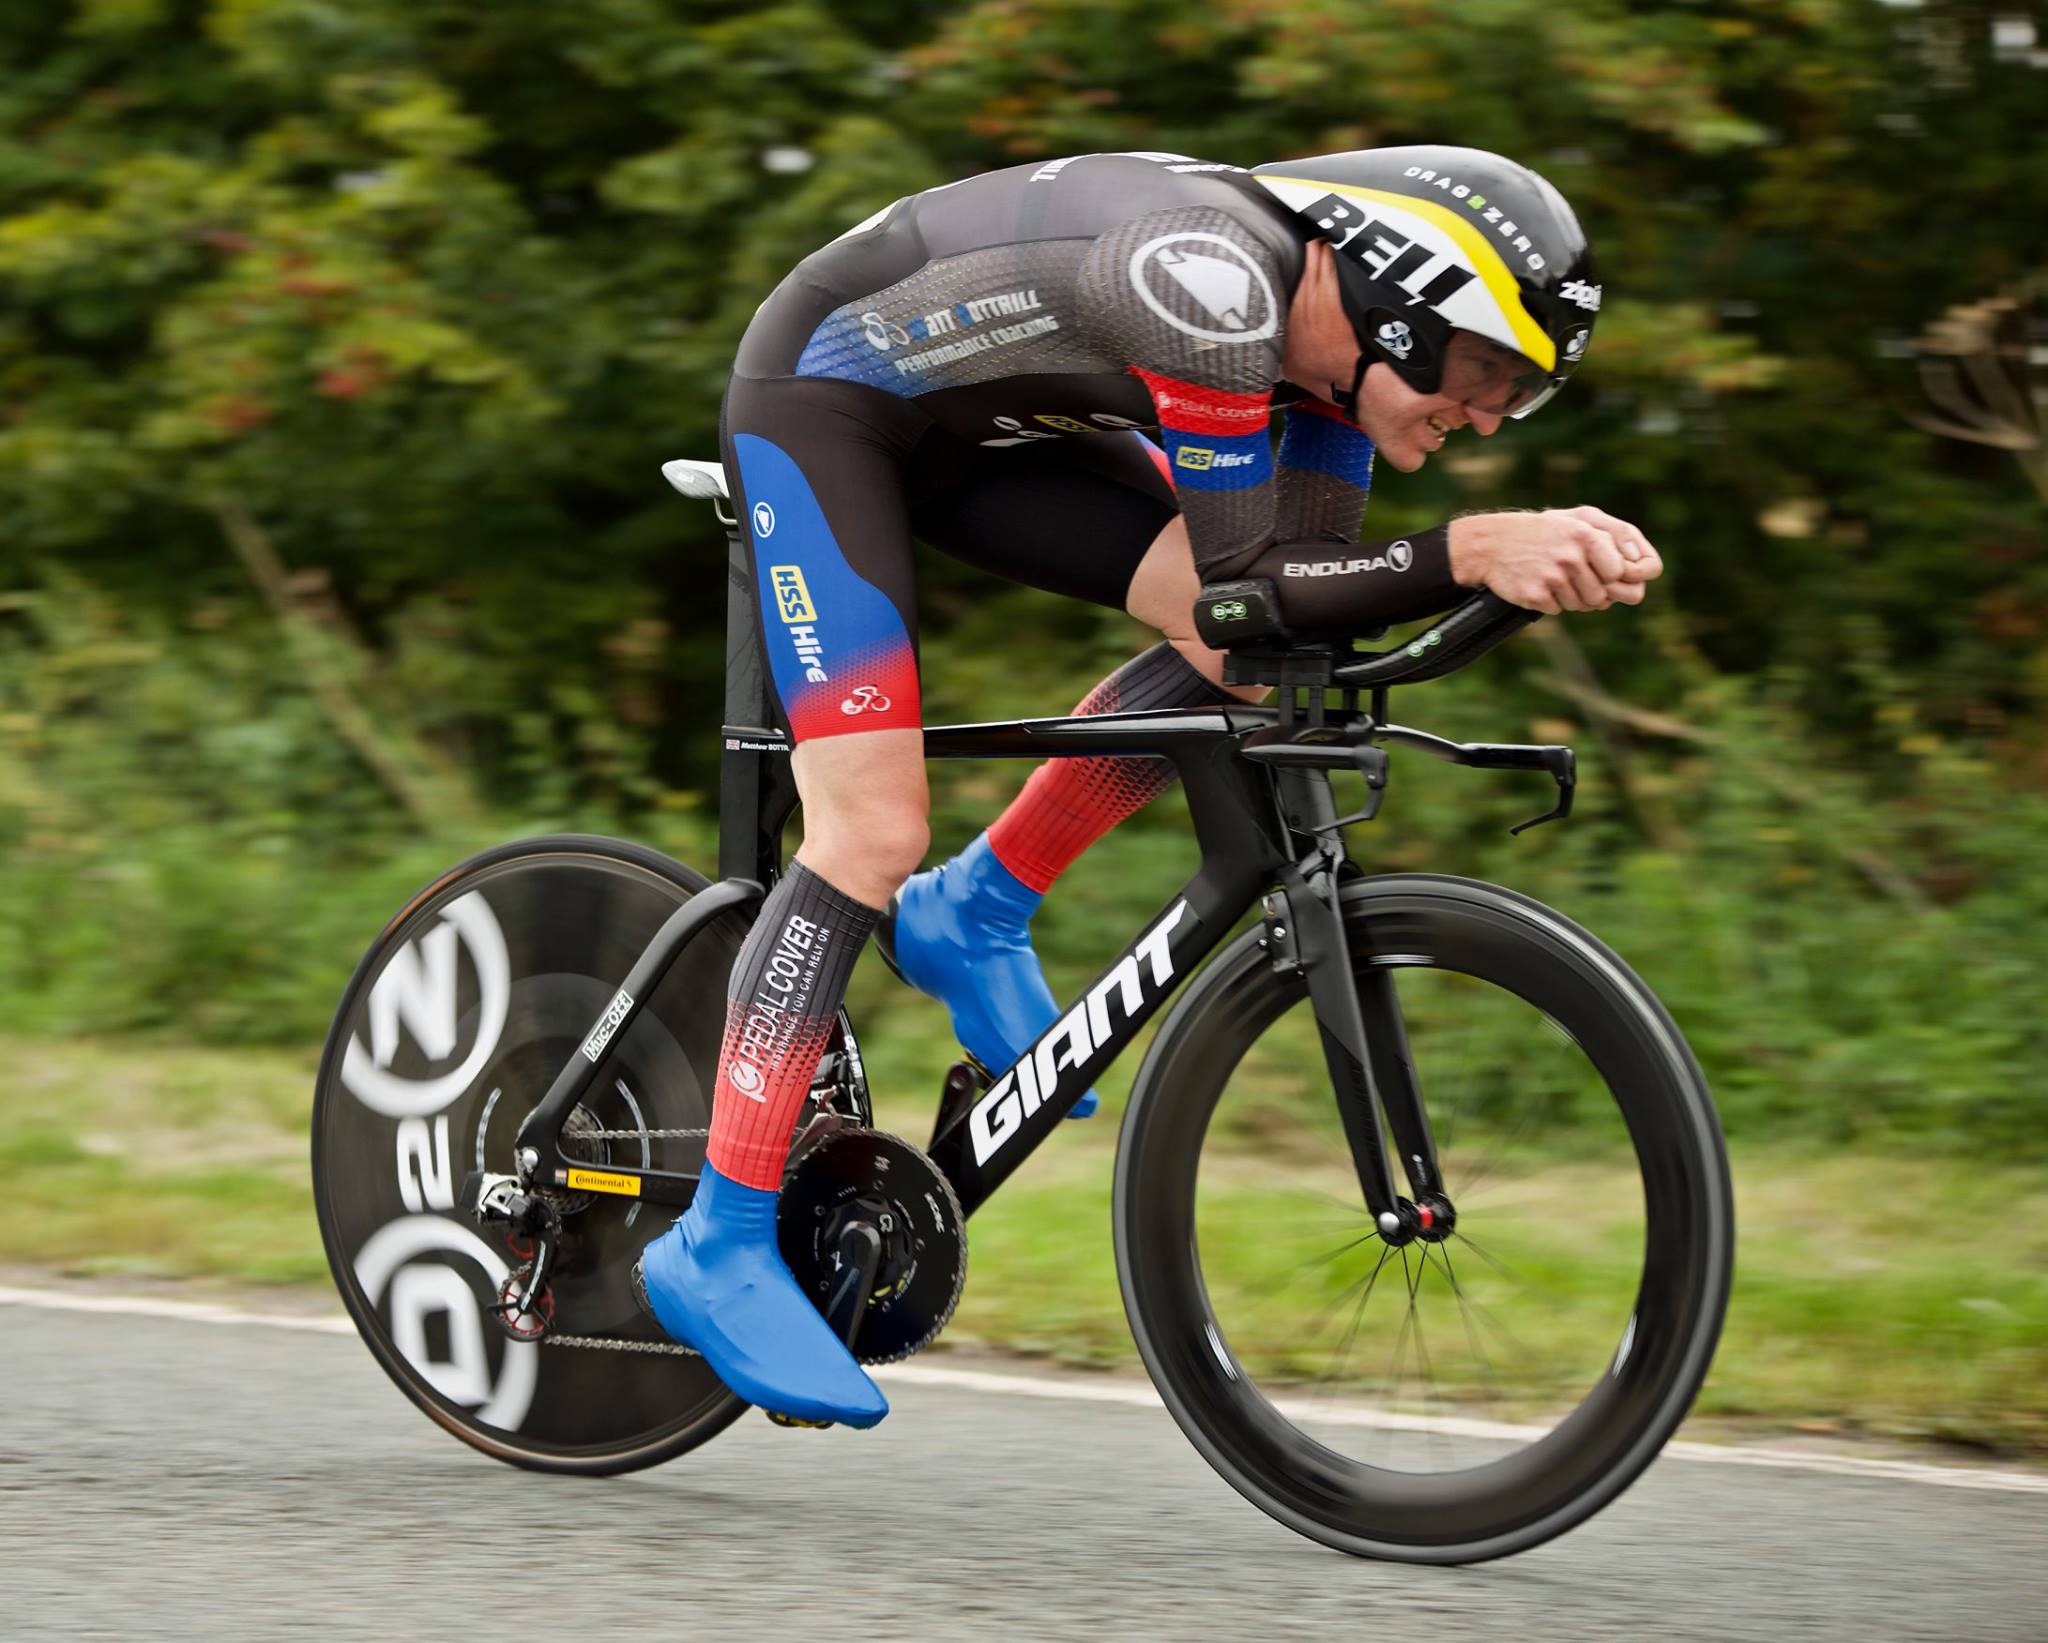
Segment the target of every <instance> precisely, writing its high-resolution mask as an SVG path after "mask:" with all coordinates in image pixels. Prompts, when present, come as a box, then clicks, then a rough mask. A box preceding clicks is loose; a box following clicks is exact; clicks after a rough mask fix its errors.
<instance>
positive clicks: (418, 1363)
mask: <svg viewBox="0 0 2048 1643" xmlns="http://www.w3.org/2000/svg"><path fill="white" fill-rule="evenodd" d="M434 1254H441V1255H454V1256H459V1257H461V1258H462V1259H463V1260H465V1261H468V1262H471V1263H473V1264H474V1265H475V1266H476V1268H477V1269H478V1273H479V1275H480V1276H481V1278H482V1280H483V1283H484V1286H485V1288H484V1293H485V1294H487V1295H490V1296H492V1297H493V1298H495V1297H496V1295H497V1294H498V1292H499V1290H501V1289H502V1288H503V1287H504V1284H505V1280H506V1279H507V1278H509V1277H510V1276H511V1269H510V1268H509V1267H507V1266H506V1265H505V1263H504V1261H503V1260H501V1259H500V1258H499V1256H498V1253H497V1251H495V1250H494V1249H492V1248H491V1247H490V1246H489V1245H488V1244H486V1243H485V1242H484V1241H483V1240H482V1239H481V1238H479V1237H478V1236H477V1235H476V1234H475V1233H473V1232H471V1231H470V1230H469V1229H468V1228H467V1227H462V1226H457V1225H456V1224H455V1223H454V1222H453V1221H444V1220H442V1219H441V1217H440V1216H438V1215H406V1216H401V1217H400V1218H399V1219H398V1220H396V1221H391V1222H388V1223H386V1224H385V1225H384V1226H382V1227H379V1228H378V1229H377V1230H376V1231H375V1232H374V1233H372V1234H371V1235H370V1237H369V1240H368V1241H367V1242H366V1243H365V1244H364V1245H363V1247H362V1248H361V1249H359V1250H358V1251H356V1258H355V1263H354V1264H355V1275H356V1282H357V1283H358V1284H360V1285H361V1286H362V1291H363V1295H364V1297H365V1298H366V1299H367V1300H368V1301H369V1303H370V1304H371V1305H372V1306H376V1305H377V1304H379V1302H380V1301H383V1300H384V1299H385V1296H386V1292H387V1290H388V1291H389V1304H388V1306H387V1307H386V1309H385V1310H386V1312H387V1314H388V1316H389V1317H390V1319H391V1344H392V1346H393V1347H394V1348H395V1349H396V1350H397V1352H398V1355H399V1356H400V1357H401V1358H403V1359H404V1360H405V1361H406V1362H407V1363H408V1364H410V1365H411V1366H412V1367H413V1369H414V1370H415V1371H416V1372H417V1373H418V1375H419V1377H420V1379H422V1380H423V1381H425V1382H426V1383H427V1384H428V1385H429V1386H431V1387H432V1388H433V1389H434V1390H435V1391H436V1392H438V1393H439V1394H440V1395H441V1396H442V1397H444V1398H446V1399H447V1400H448V1401H449V1402H450V1403H453V1404H459V1405H461V1406H462V1407H463V1408H465V1409H469V1410H472V1411H474V1413H475V1416H476V1418H477V1419H478V1420H479V1421H481V1422H483V1423H484V1424H485V1425H486V1426H495V1427H497V1428H498V1430H499V1431H501V1432H516V1431H518V1430H519V1428H520V1426H521V1424H522V1423H523V1422H524V1421H525V1419H526V1414H527V1411H528V1409H529V1408H531V1407H532V1404H533V1389H534V1387H535V1385H536V1384H537V1383H538V1382H539V1380H540V1348H539V1347H538V1346H536V1345H535V1344H534V1343H533V1342H531V1341H511V1340H504V1338H503V1336H502V1335H501V1334H500V1333H499V1331H498V1330H497V1329H496V1328H495V1326H493V1327H492V1328H491V1329H490V1330H489V1332H488V1334H487V1333H486V1328H485V1325H486V1319H485V1317H484V1303H483V1301H482V1300H480V1299H479V1297H478V1293H477V1286H476V1281H475V1280H474V1279H472V1278H470V1277H469V1276H467V1275H466V1274H464V1273H463V1272H461V1271H459V1270H457V1268H456V1267H453V1266H450V1265H448V1264H447V1263H446V1262H444V1261H430V1260H423V1259H421V1257H423V1256H427V1255H434ZM436 1318H439V1319H440V1320H441V1321H442V1325H443V1328H442V1332H441V1333H442V1336H443V1339H442V1340H441V1341H440V1342H439V1343H437V1342H436V1341H435V1336H434V1331H433V1330H432V1329H431V1328H430V1327H429V1326H430V1325H431V1323H432V1322H433V1320H434V1319H436ZM492 1336H496V1337H497V1338H498V1339H499V1340H500V1341H501V1342H502V1346H503V1355H502V1356H501V1357H500V1358H499V1360H498V1370H497V1373H496V1374H495V1375H493V1374H492V1373H491V1359H490V1337H492Z"/></svg>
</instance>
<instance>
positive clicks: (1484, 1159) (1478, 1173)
mask: <svg viewBox="0 0 2048 1643" xmlns="http://www.w3.org/2000/svg"><path fill="white" fill-rule="evenodd" d="M1535 1110H1536V1109H1535V1108H1534V1107H1533V1106H1531V1107H1524V1108H1523V1109H1522V1116H1521V1117H1519V1118H1517V1119H1516V1120H1515V1122H1514V1126H1513V1127H1512V1128H1511V1129H1510V1130H1509V1131H1508V1133H1507V1134H1506V1135H1503V1136H1499V1137H1497V1138H1496V1139H1495V1140H1494V1143H1493V1145H1492V1146H1491V1147H1489V1148H1488V1149H1487V1150H1486V1151H1485V1152H1483V1153H1481V1154H1480V1155H1479V1157H1478V1159H1477V1160H1476V1161H1475V1162H1474V1163H1473V1164H1472V1165H1471V1167H1470V1168H1469V1169H1468V1170H1467V1171H1466V1172H1465V1178H1464V1180H1462V1181H1460V1182H1459V1183H1458V1187H1457V1190H1456V1191H1455V1192H1453V1193H1452V1194H1451V1198H1452V1200H1453V1201H1454V1202H1456V1201H1460V1200H1463V1199H1465V1198H1467V1197H1469V1196H1470V1195H1471V1192H1472V1189H1473V1188H1474V1187H1476V1186H1478V1185H1479V1183H1480V1182H1481V1181H1484V1180H1485V1179H1486V1178H1487V1176H1489V1175H1491V1174H1492V1173H1493V1171H1494V1170H1495V1168H1496V1167H1497V1166H1498V1165H1499V1164H1500V1162H1501V1160H1502V1159H1503V1158H1505V1157H1507V1156H1508V1153H1509V1149H1510V1147H1511V1146H1512V1145H1513V1143H1515V1142H1516V1141H1519V1140H1520V1139H1521V1138H1522V1133H1523V1131H1525V1130H1526V1129H1528V1127H1529V1119H1530V1117H1531V1115H1532V1114H1533V1113H1534V1112H1535Z"/></svg>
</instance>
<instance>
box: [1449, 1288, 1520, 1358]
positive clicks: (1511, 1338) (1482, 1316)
mask: <svg viewBox="0 0 2048 1643" xmlns="http://www.w3.org/2000/svg"><path fill="white" fill-rule="evenodd" d="M1459 1295H1460V1301H1461V1304H1462V1305H1465V1306H1468V1307H1470V1308H1471V1309H1472V1315H1473V1316H1474V1317H1476V1318H1477V1319H1479V1321H1480V1322H1481V1323H1484V1324H1487V1325H1490V1326H1491V1327H1492V1329H1493V1332H1494V1333H1495V1334H1496V1335H1498V1336H1499V1337H1500V1338H1501V1339H1502V1340H1503V1341H1505V1342H1506V1343H1507V1344H1508V1346H1510V1347H1511V1348H1513V1349H1514V1352H1515V1354H1516V1355H1517V1356H1518V1357H1521V1358H1525V1359H1527V1358H1533V1357H1534V1356H1535V1355H1534V1354H1533V1353H1532V1352H1530V1350H1529V1348H1528V1346H1527V1344H1526V1343H1524V1342H1523V1340H1522V1338H1521V1337H1520V1336H1519V1335H1517V1334H1516V1333H1515V1332H1514V1331H1513V1330H1512V1329H1510V1328H1508V1326H1507V1325H1506V1324H1504V1323H1502V1322H1501V1320H1500V1315H1499V1314H1498V1313H1496V1312H1495V1311H1494V1310H1493V1308H1492V1307H1490V1306H1488V1305H1487V1304H1486V1303H1485V1302H1484V1301H1482V1300H1480V1299H1478V1298H1477V1297H1476V1296H1474V1295H1472V1294H1471V1293H1470V1292H1468V1291H1465V1290H1460V1291H1459Z"/></svg>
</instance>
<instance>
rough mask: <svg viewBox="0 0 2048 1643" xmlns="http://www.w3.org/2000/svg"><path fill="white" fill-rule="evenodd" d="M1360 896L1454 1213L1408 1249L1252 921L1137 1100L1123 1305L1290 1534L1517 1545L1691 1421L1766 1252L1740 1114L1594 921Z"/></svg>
mask: <svg viewBox="0 0 2048 1643" xmlns="http://www.w3.org/2000/svg"><path fill="white" fill-rule="evenodd" d="M1343 900H1344V916H1345V929H1346V936H1347V940H1348V943H1349V946H1350V951H1351V956H1352V962H1353V966H1354V969H1355V970H1356V971H1357V973H1358V974H1359V975H1360V976H1361V977H1367V976H1373V975H1376V974H1377V975H1383V976H1387V977H1391V978H1392V980H1393V983H1394V992H1395V996H1396V998H1397V999H1398V1004H1399V1009H1400V1013H1401V1017H1402V1019H1403V1021H1404V1022H1405V1025H1406V1029H1407V1035H1408V1041H1409V1052H1410V1057H1411V1060H1412V1063H1413V1065H1414V1068H1415V1072H1416V1077H1417V1080H1418V1083H1419V1085H1420V1088H1421V1091H1422V1094H1423V1099H1424V1102H1425V1106H1426V1109H1427V1112H1428V1117H1429V1123H1430V1127H1431V1130H1432V1132H1433V1135H1434V1138H1435V1143H1436V1148H1437V1153H1438V1164H1439V1166H1440V1171H1441V1176H1442V1179H1443V1181H1444V1183H1445V1185H1446V1188H1447V1191H1448V1197H1449V1200H1450V1209H1451V1214H1450V1215H1449V1216H1448V1217H1445V1218H1443V1220H1442V1221H1440V1222H1439V1223H1438V1224H1437V1225H1436V1226H1434V1227H1433V1228H1432V1229H1431V1231H1430V1232H1429V1233H1427V1234H1425V1235H1424V1236H1423V1237H1421V1238H1418V1239H1417V1240H1415V1241H1413V1242H1410V1243H1406V1244H1403V1245H1400V1246H1398V1247H1397V1246H1394V1245H1390V1244H1388V1243H1386V1242H1385V1241H1383V1240H1382V1239H1381V1237H1380V1235H1379V1233H1378V1232H1377V1230H1376V1229H1375V1227H1374V1224H1373V1219H1372V1217H1371V1215H1370V1214H1369V1213H1368V1211H1367V1209H1366V1206H1365V1203H1364V1199H1363V1195H1362V1193H1361V1191H1360V1188H1359V1185H1358V1181H1357V1178H1356V1175H1355V1173H1354V1172H1353V1169H1352V1165H1351V1157H1350V1152H1349V1149H1348V1147H1347V1144H1346V1142H1345V1140H1344V1133H1343V1126H1342V1124H1341V1122H1340V1119H1339V1115H1338V1111H1337V1107H1336V1102H1335V1097H1334V1096H1333V1094H1332V1093H1331V1090H1330V1085H1329V1081H1328V1078H1327V1075H1326V1074H1325V1072H1324V1069H1323V1058H1322V1052H1321V1049H1320V1048H1319V1041H1318V1036H1317V1031H1316V1024H1315V1019H1314V1012H1313V1009H1312V1007H1311V1006H1310V1005H1309V1003H1308V1000H1307V987H1306V984H1305V983H1304V981H1303V979H1302V977H1301V976H1300V975H1298V974H1297V975H1294V976H1285V977H1283V976H1281V975H1279V974H1276V973H1275V971H1274V969H1273V966H1272V963H1271V960H1270V958H1269V956H1268V954H1267V953H1266V952H1265V951H1263V950H1262V949H1261V945H1260V942H1259V932H1258V931H1257V930H1253V931H1251V932H1250V933H1248V934H1247V935H1245V936H1244V937H1241V938H1240V939H1239V940H1238V941H1237V942H1236V943H1234V944H1233V945H1232V946H1231V947H1230V948H1229V949H1227V950H1226V951H1225V952H1224V954H1223V955H1222V956H1220V957H1219V958H1218V959H1217V961H1216V962H1215V963H1214V964H1212V965H1210V966H1209V968H1208V969H1207V970H1206V971H1205V972H1204V973H1203V974H1202V975H1201V976H1200V977H1199V978H1198V979H1197V981H1196V982H1195V984H1194V985H1193V986H1192V987H1191V988H1190V989H1189V990H1188V991H1187V993H1186V994H1185V995H1184V996H1183V997H1182V998H1181V999H1180V1001H1179V1002H1178V1003H1177V1004H1176V1006H1175V1008H1174V1010H1173V1012H1172V1014H1171V1015H1170V1016H1169V1018H1168V1020H1167V1022H1166V1024H1165V1025H1164V1026H1163V1027H1162V1028H1161V1030H1160V1033H1159V1036H1158V1038H1157V1040H1156V1041H1155V1043H1154V1045H1153V1047H1152V1050H1151V1052H1150V1054H1149V1055H1148V1056H1147V1057H1146V1060H1145V1064H1144V1066H1143V1068H1142V1069H1141V1070H1140V1072H1139V1074H1138V1079H1137V1082H1136V1085H1135V1087H1134V1088H1133V1091H1132V1095H1131V1102H1130V1109H1129V1113H1128V1115H1127V1117H1126V1118H1125V1121H1124V1128H1123V1134H1122V1139H1121V1142H1120V1146H1119V1150H1118V1155H1117V1172H1116V1209H1115V1223H1116V1250H1117V1266H1118V1271H1119V1274H1120V1277H1121V1280H1122V1285H1123V1294H1124V1305H1125V1309H1126V1311H1127V1312H1128V1313H1129V1316H1130V1320H1131V1327H1132V1330H1133V1333H1134V1334H1135V1336H1136V1338H1137V1344H1138V1350H1139V1352H1140V1353H1141V1354H1142V1356H1143V1358H1144V1360H1145V1365H1146V1368H1147V1369H1148V1370H1149V1371H1150V1373H1151V1376H1152V1379H1153V1381H1154V1383H1155V1384H1156V1385H1157V1386H1158V1388H1159V1391H1160V1394H1161V1396H1162V1397H1163V1398H1164V1399H1165V1401H1166V1405H1167V1407H1168V1408H1169V1409H1170V1410H1171V1411H1172V1413H1173V1416H1174V1418H1175V1420H1177V1421H1178V1422H1179V1423H1180V1426H1181V1428H1182V1430H1183V1431H1185V1432H1186V1433H1187V1435H1188V1437H1189V1438H1190V1439H1191V1440H1192V1441H1193V1442H1194V1444H1195V1446H1196V1447H1197V1448H1198V1449H1199V1450H1200V1451H1201V1452H1202V1454H1203V1456H1204V1457H1205V1458H1206V1459H1207V1460H1208V1461H1209V1463H1210V1464H1211V1465H1212V1466H1214V1467H1215V1468H1216V1470H1217V1471H1218V1472H1220V1473H1221V1474H1222V1475H1223V1476H1224V1478H1226V1479H1227V1480H1228V1481H1229V1482H1230V1483H1231V1484H1232V1485H1233V1486H1234V1487H1235V1488H1236V1489H1237V1490H1238V1491H1239V1492H1240V1493H1242V1494H1244V1495H1245V1496H1246V1497H1247V1498H1248V1499H1250V1500H1251V1501H1252V1502H1253V1503H1254V1504H1256V1505H1258V1506H1259V1507H1260V1508H1262V1509H1263V1510H1265V1511H1266V1512H1268V1513H1270V1514H1271V1515H1272V1516H1273V1517H1275V1518H1276V1519H1278V1520H1279V1521H1280V1522H1282V1523H1285V1524H1287V1525H1288V1526H1289V1527H1290V1528H1293V1529H1295V1530H1297V1531H1298V1532H1300V1533H1302V1534H1305V1535H1308V1536H1310V1537H1311V1538H1313V1539H1315V1540H1319V1541H1321V1542H1323V1543H1324V1544H1326V1545H1329V1546H1334V1547H1336V1548H1337V1549H1339V1550H1340V1551H1345V1552H1350V1553H1353V1554H1356V1555H1359V1556H1366V1557H1382V1558H1392V1559H1398V1560H1402V1561H1406V1562H1417V1563H1467V1562H1476V1561H1479V1560H1480V1559H1483V1558H1489V1557H1499V1556H1502V1555H1503V1554H1506V1553H1509V1552H1515V1551H1520V1550H1523V1549H1525V1548H1527V1547H1529V1546H1533V1545H1536V1544H1537V1543H1539V1542H1541V1541H1544V1540H1547V1539H1549V1538H1550V1537H1552V1536H1554V1535H1557V1534H1561V1533H1562V1532H1564V1531H1565V1530H1566V1529H1569V1528H1571V1527H1573V1526H1574V1525H1575V1524H1578V1523H1580V1522H1582V1521H1584V1519H1586V1518H1587V1517H1588V1516H1590V1515H1591V1514H1592V1513H1594V1512H1595V1511H1598V1510H1599V1509H1600V1508H1601V1507H1602V1506H1604V1505H1605V1504H1606V1503H1607V1502H1609V1501H1611V1500H1612V1499H1614V1497H1615V1496H1616V1495H1618V1494H1619V1493H1620V1492H1621V1491H1622V1490H1623V1489H1625V1488H1626V1487H1627V1486H1628V1485H1629V1484H1630V1483H1631V1482H1632V1481H1633V1480H1634V1479H1635V1478H1636V1477H1637V1476H1638V1475H1639V1474H1640V1473H1641V1472H1642V1470H1643V1469H1644V1468H1645V1467H1646V1466H1648V1465H1649V1463H1650V1461H1651V1460H1652V1459H1653V1458H1654V1457H1655V1456H1656V1454H1657V1451H1658V1450H1659V1449H1660V1448H1661V1447H1662V1445H1663V1444H1664V1442H1665V1440H1666V1439H1667V1438H1668V1437H1669V1436H1670V1435H1671V1433H1672V1431H1673V1429H1674V1428H1675V1427H1676V1426H1677V1425H1678V1423H1679V1421H1680V1420H1681V1419H1682V1418H1683V1417H1684V1415H1685V1412H1686V1410H1687V1409H1688V1408H1689V1407H1690V1405H1691V1403H1692V1399H1693V1396H1694V1394H1695V1393H1696V1392H1697V1391H1698V1389H1699V1385H1700V1382H1701V1380H1702V1379H1703V1378H1704V1376H1705V1374H1706V1371H1707V1365H1708V1363H1709V1361H1710V1360H1711V1358H1712V1356H1713V1349H1714V1343H1715V1341H1716V1339H1717V1337H1718V1336H1719V1333H1720V1328H1721V1319H1722V1315H1723V1312H1724V1311H1725V1309H1726V1306H1727V1298H1728V1284H1729V1278H1730V1272H1731V1268H1732V1264H1733V1249H1734V1209H1733V1204H1732V1199H1731V1194H1730V1188H1729V1180H1728V1164H1727V1157H1726V1153H1725V1151H1724V1149H1723V1146H1722V1143H1721V1133H1720V1127H1719V1125H1718V1123H1717V1121H1716V1119H1715V1116H1714V1109H1713V1103H1712V1101H1711V1098H1710V1097H1709V1095H1708V1092H1707V1087H1706V1081H1705V1079H1704V1077H1703V1076H1702V1075H1701V1073H1700V1070H1699V1067H1698V1065H1697V1063H1696V1062H1695V1061H1694V1060H1693V1058H1692V1055H1691V1052H1690V1051H1689V1050H1688V1049H1687V1048H1686V1045H1685V1041H1684V1039H1683V1038H1682V1037H1681V1036H1680V1035H1679V1032H1678V1029H1677V1027H1676V1026H1675V1025H1674V1024H1673V1023H1672V1021H1671V1018H1670V1017H1669V1015H1667V1014H1666V1013H1665V1011H1664V1009H1663V1007H1662V1006H1661V1005H1660V1004H1659V1003H1658V1002H1657V1000H1656V999H1655V997H1653V996H1652V995H1651V993H1650V991H1649V989H1648V988H1647V987H1645V986H1644V984H1643V983H1642V981H1641V980H1640V979H1639V978H1638V977H1637V976H1636V975H1635V974H1634V973H1633V972H1631V971H1630V970H1629V968H1628V967H1627V966H1626V965H1625V964H1623V963H1622V961H1621V960H1620V959H1619V958H1617V957H1616V956H1615V955H1614V954H1613V953H1612V952H1611V951H1610V950H1609V949H1608V948H1607V947H1605V946H1604V945H1603V944H1602V943H1601V942H1599V941H1598V940H1596V939H1595V938H1594V937H1593V936H1591V935H1590V934H1588V933H1587V932H1586V931H1584V930H1582V929H1580V928H1579V927H1578V926H1577V925H1575V924H1573V923H1572V922H1571V921H1570V920H1568V919H1566V918H1564V917H1563V916H1562V915H1560V914H1558V913H1555V912H1553V911H1551V910H1550V909H1549V908H1546V907H1543V906H1541V905H1540V904H1538V903H1536V902H1534V901H1531V900H1529V899H1527V898H1526V897H1523V896H1519V895H1516V894H1514V893H1513V892H1511V891H1507V890H1503V889H1500V888H1498V887H1496V886H1492V885H1486V884H1479V883H1474V882H1472V881H1469V880H1464V879H1454V878H1441V877H1434V876H1428V875H1420V874H1416V875H1400V876H1389V877H1385V878H1373V879H1366V880H1362V881H1357V882H1354V883H1352V884H1349V885H1347V886H1346V887H1345V889H1344V892H1343ZM1400 1174H1401V1170H1400V1168H1399V1166H1398V1164H1397V1166H1396V1175H1397V1177H1398V1176H1399V1175H1400ZM1446 1223H1447V1224H1446Z"/></svg>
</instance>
